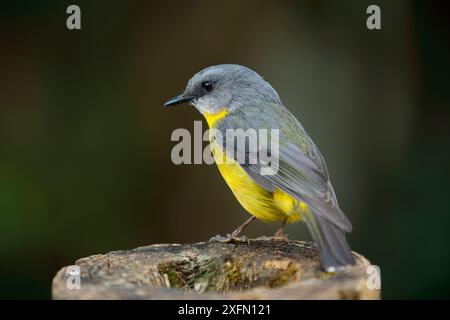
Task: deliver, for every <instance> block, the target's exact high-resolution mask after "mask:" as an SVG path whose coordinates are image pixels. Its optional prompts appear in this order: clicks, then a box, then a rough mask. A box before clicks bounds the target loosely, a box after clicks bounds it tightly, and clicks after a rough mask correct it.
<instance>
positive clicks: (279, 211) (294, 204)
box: [204, 109, 304, 223]
mask: <svg viewBox="0 0 450 320" xmlns="http://www.w3.org/2000/svg"><path fill="white" fill-rule="evenodd" d="M227 115H228V112H227V111H226V110H225V109H223V110H221V111H219V112H217V113H215V114H208V113H205V114H204V116H205V119H206V121H207V122H208V125H209V127H210V128H214V126H215V124H216V123H217V122H218V121H220V120H221V119H223V118H224V117H226V116H227ZM210 147H211V152H212V154H213V155H214V159H215V161H216V164H217V166H218V168H219V171H220V173H221V174H222V177H223V178H224V179H225V182H226V183H227V184H228V186H229V187H230V189H231V191H232V192H233V194H234V196H235V197H236V199H237V200H238V201H239V203H240V204H241V205H242V206H243V207H244V209H246V210H247V211H248V212H249V213H250V214H252V215H254V216H255V217H256V218H258V219H260V220H263V221H284V220H286V222H288V223H292V222H296V221H298V220H300V218H301V215H302V211H303V209H304V204H303V203H301V202H300V201H298V200H297V199H295V198H293V197H291V196H290V195H289V194H287V193H285V192H284V191H281V190H275V191H274V192H269V191H267V190H265V189H263V188H262V187H260V186H259V185H258V184H257V183H256V182H255V181H254V180H253V179H252V178H250V177H249V175H248V174H247V173H246V172H245V170H244V169H242V167H241V166H240V165H239V164H238V163H237V162H236V161H234V160H233V159H229V158H228V157H227V156H226V154H225V152H223V150H222V148H221V146H219V145H218V144H217V142H216V141H215V140H214V139H212V137H211V136H210Z"/></svg>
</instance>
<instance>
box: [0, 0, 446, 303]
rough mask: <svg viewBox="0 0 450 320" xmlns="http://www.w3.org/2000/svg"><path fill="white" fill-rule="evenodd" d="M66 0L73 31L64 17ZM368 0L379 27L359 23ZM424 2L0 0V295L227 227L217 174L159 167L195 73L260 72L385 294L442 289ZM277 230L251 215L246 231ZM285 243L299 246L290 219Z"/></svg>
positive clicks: (437, 49) (440, 86) (228, 201)
mask: <svg viewBox="0 0 450 320" xmlns="http://www.w3.org/2000/svg"><path fill="white" fill-rule="evenodd" d="M70 4H78V5H79V6H80V7H81V10H82V30H80V31H69V30H67V28H66V18H67V14H66V8H67V6H68V5H70ZM369 4H378V5H379V6H380V7H381V10H382V30H381V31H369V30H367V28H366V25H365V23H366V18H367V14H366V13H365V11H366V8H367V6H368V5H369ZM446 9H447V8H446V7H445V6H444V2H438V1H428V2H427V1H425V0H422V1H359V0H353V1H349V0H348V1H331V0H330V1H318V0H315V1H313V0H310V1H290V2H288V1H277V2H275V1H272V2H267V1H266V2H262V1H176V2H175V1H160V2H151V1H144V0H142V1H70V2H69V1H33V0H29V1H12V0H10V1H2V4H1V5H0V12H1V13H0V40H1V41H0V43H1V44H0V46H1V49H0V66H1V69H0V297H2V298H49V297H50V285H51V279H52V277H53V275H54V274H55V273H56V272H57V270H58V269H59V268H61V267H62V266H64V265H68V264H72V263H73V262H74V261H75V260H76V259H78V258H80V257H84V256H87V255H91V254H96V253H104V252H108V251H111V250H116V249H127V248H134V247H137V246H143V245H147V244H151V243H164V242H169V243H173V242H194V241H202V240H206V239H208V238H209V237H210V236H212V235H215V234H218V233H220V234H225V233H227V232H230V231H231V230H232V229H233V228H235V227H236V226H237V225H238V224H239V223H241V222H242V221H243V220H244V219H245V218H247V214H246V213H245V212H244V210H243V209H242V208H240V206H239V205H238V204H237V202H236V200H235V199H234V197H233V195H232V194H231V192H230V191H229V190H228V188H227V186H226V185H225V183H224V182H223V181H222V178H221V177H220V175H219V173H218V170H217V169H216V168H215V167H214V166H207V165H190V166H189V165H182V166H175V165H173V164H172V163H171V160H170V151H171V148H172V147H173V145H174V144H175V143H173V142H171V141H170V134H171V132H172V131H173V130H174V129H176V128H180V127H185V128H188V129H189V130H191V131H192V129H193V121H194V120H198V119H200V115H199V114H198V113H197V112H196V111H195V110H194V109H193V108H192V107H179V108H173V109H170V110H165V109H163V108H162V104H163V102H164V101H165V100H166V99H167V98H170V97H171V96H173V95H175V94H178V93H179V92H180V91H181V90H182V89H183V87H184V84H185V83H186V81H187V80H188V79H189V78H190V77H191V76H192V75H193V73H195V72H196V71H199V70H200V69H202V68H204V67H206V66H209V65H213V64H219V63H239V64H242V65H245V66H248V67H250V68H252V69H254V70H256V71H257V72H259V73H261V74H262V75H263V76H264V77H265V78H266V79H267V80H268V81H269V82H271V83H272V85H273V86H274V87H275V88H276V89H277V90H278V92H279V94H280V96H281V97H282V99H283V101H284V103H285V105H286V106H287V107H288V108H289V109H290V110H292V111H293V113H294V114H295V115H296V116H297V117H298V118H299V119H300V121H301V122H302V123H303V124H304V126H305V128H306V129H307V130H308V132H309V134H310V135H311V136H312V137H313V139H314V140H315V142H316V144H318V145H319V147H320V149H321V151H322V153H323V154H324V156H325V158H326V160H327V163H328V167H329V169H330V172H331V175H332V179H333V184H334V186H335V190H336V193H337V195H338V198H339V200H340V204H341V207H342V208H343V209H344V211H345V212H346V213H347V215H348V216H349V217H350V219H351V221H352V222H353V225H354V231H353V233H352V234H350V235H349V242H350V244H351V246H352V248H353V249H354V250H355V251H358V252H360V253H362V254H363V255H365V256H366V257H367V258H369V259H370V260H371V261H372V263H374V264H378V265H379V266H380V267H381V271H382V281H383V297H384V298H449V297H450V273H449V271H450V250H449V249H450V232H449V230H450V202H449V201H450V199H449V198H450V197H449V196H450V165H449V162H450V152H449V148H450V142H449V134H450V122H449V119H450V106H449V101H450V87H449V81H448V77H449V74H450V68H449V65H450V63H449V57H450V50H449V49H450V46H449V35H450V32H449V31H450V22H449V19H448V16H447V15H448V10H446ZM276 228H278V225H276V224H268V225H265V224H263V223H255V224H254V225H252V226H251V227H250V228H249V230H248V233H247V234H248V235H249V236H258V235H261V234H271V233H273V232H274V231H275V230H276ZM288 232H289V233H290V234H291V235H292V236H293V238H296V239H309V236H308V234H307V232H306V228H305V227H304V226H302V225H293V226H290V227H289V229H288Z"/></svg>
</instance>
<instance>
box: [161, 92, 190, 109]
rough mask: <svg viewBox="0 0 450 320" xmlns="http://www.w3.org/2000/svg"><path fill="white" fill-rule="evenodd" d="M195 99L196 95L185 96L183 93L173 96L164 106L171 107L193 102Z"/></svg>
mask: <svg viewBox="0 0 450 320" xmlns="http://www.w3.org/2000/svg"><path fill="white" fill-rule="evenodd" d="M194 99H195V97H194V96H185V95H183V94H181V95H179V96H176V97H173V98H172V99H170V100H167V101H166V103H164V107H170V106H174V105H177V104H182V103H185V102H191V101H192V100H194Z"/></svg>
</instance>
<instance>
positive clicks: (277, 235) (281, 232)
mask: <svg viewBox="0 0 450 320" xmlns="http://www.w3.org/2000/svg"><path fill="white" fill-rule="evenodd" d="M286 222H287V219H284V221H283V224H282V225H281V228H280V229H278V230H277V232H275V235H274V236H273V237H274V238H275V239H282V240H286V241H289V236H288V235H287V234H286V233H284V228H285V227H286Z"/></svg>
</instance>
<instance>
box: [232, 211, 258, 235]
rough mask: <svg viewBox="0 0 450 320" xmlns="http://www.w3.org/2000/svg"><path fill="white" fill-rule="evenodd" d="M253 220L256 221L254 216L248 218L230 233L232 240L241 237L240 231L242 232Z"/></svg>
mask: <svg viewBox="0 0 450 320" xmlns="http://www.w3.org/2000/svg"><path fill="white" fill-rule="evenodd" d="M255 219H256V217H255V216H251V217H250V218H248V219H247V220H246V221H245V222H244V223H243V224H241V225H240V226H239V227H238V228H237V229H236V230H234V231H233V232H232V233H231V237H232V238H237V237H239V236H240V235H241V233H242V231H244V229H245V228H246V227H247V226H248V225H249V224H250V222H252V221H253V220H255Z"/></svg>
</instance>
